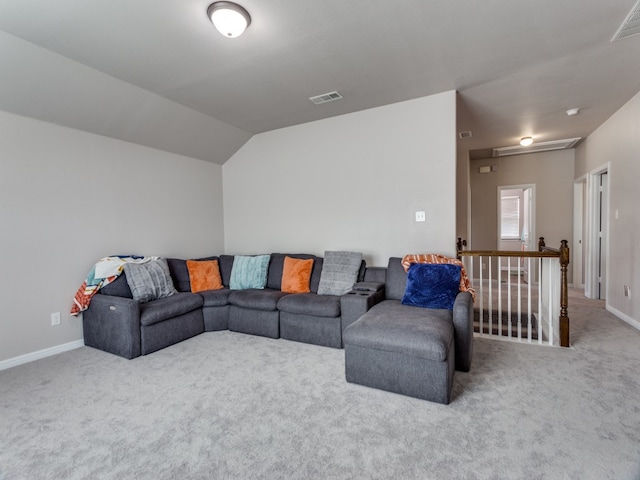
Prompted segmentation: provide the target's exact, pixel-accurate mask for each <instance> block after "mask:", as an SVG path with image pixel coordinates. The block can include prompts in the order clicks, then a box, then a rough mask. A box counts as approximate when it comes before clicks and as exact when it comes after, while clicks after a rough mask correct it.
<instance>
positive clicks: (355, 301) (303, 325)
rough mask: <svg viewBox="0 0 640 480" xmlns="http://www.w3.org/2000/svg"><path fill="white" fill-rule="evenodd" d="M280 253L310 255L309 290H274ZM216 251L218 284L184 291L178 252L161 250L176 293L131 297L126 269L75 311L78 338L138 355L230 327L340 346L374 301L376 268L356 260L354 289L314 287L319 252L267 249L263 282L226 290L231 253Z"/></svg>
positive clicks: (119, 352)
mask: <svg viewBox="0 0 640 480" xmlns="http://www.w3.org/2000/svg"><path fill="white" fill-rule="evenodd" d="M286 256H289V257H293V258H299V259H309V258H312V259H314V265H313V270H312V276H311V282H310V290H311V292H310V293H296V294H288V293H284V292H282V291H281V289H280V288H281V279H282V272H283V263H284V258H285V257H286ZM213 259H217V260H218V263H219V267H220V274H221V277H222V283H223V285H224V287H225V288H223V289H220V290H210V291H204V292H199V293H191V285H190V280H189V272H188V269H187V265H186V260H181V259H176V258H169V259H167V263H168V266H169V271H170V273H171V278H172V279H173V283H174V286H175V287H176V290H177V291H178V293H176V294H174V295H171V296H169V297H165V298H159V299H157V300H152V301H150V302H147V303H138V302H137V301H135V300H133V298H132V297H133V296H132V293H131V290H130V288H129V285H128V284H127V280H126V273H123V274H122V275H120V276H119V277H118V278H117V279H116V280H115V281H114V282H112V283H110V284H109V285H107V286H105V287H103V288H102V289H101V290H100V291H99V293H98V294H96V295H95V296H94V297H93V299H92V300H91V303H90V305H89V308H88V309H87V310H86V311H85V312H84V313H83V329H84V339H85V344H86V345H88V346H91V347H95V348H99V349H101V350H104V351H107V352H110V353H114V354H116V355H120V356H122V357H125V358H129V359H131V358H134V357H137V356H140V355H146V354H149V353H151V352H154V351H156V350H159V349H161V348H165V347H167V346H169V345H173V344H174V343H177V342H180V341H182V340H185V339H187V338H190V337H193V336H195V335H198V334H200V333H203V332H205V331H216V330H227V329H228V330H231V331H236V332H242V333H249V334H254V335H261V336H265V337H270V338H284V339H288V340H294V341H299V342H306V343H312V344H316V345H323V346H328V347H334V348H342V346H343V344H342V332H343V331H344V329H345V328H346V327H347V326H348V325H350V324H351V323H353V322H354V321H355V320H357V319H358V318H359V317H360V316H361V315H362V314H363V313H365V312H366V311H367V309H369V308H370V307H371V306H373V305H374V304H375V303H376V302H378V301H380V300H381V298H382V296H383V292H382V287H383V284H382V283H381V282H375V281H371V280H375V279H379V278H380V277H381V275H380V269H372V270H371V272H370V273H368V269H367V268H366V265H365V263H364V262H362V265H361V268H360V272H359V274H358V280H359V281H361V282H364V281H365V280H369V281H368V282H366V283H358V284H356V287H355V288H357V290H353V291H351V292H349V293H347V294H345V295H341V296H336V295H318V294H317V291H318V285H319V283H320V274H321V272H322V266H323V258H322V257H317V256H314V255H306V254H280V253H274V254H271V258H270V262H269V269H268V274H267V285H266V288H264V289H248V290H230V289H229V285H230V277H231V269H232V266H233V260H234V257H233V256H232V255H221V256H219V257H207V258H205V259H201V260H213Z"/></svg>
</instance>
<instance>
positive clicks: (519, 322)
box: [517, 257, 522, 341]
mask: <svg viewBox="0 0 640 480" xmlns="http://www.w3.org/2000/svg"><path fill="white" fill-rule="evenodd" d="M517 258H518V318H517V320H518V341H521V340H522V282H521V279H520V261H521V258H520V257H517Z"/></svg>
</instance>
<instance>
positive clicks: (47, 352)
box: [0, 340, 84, 370]
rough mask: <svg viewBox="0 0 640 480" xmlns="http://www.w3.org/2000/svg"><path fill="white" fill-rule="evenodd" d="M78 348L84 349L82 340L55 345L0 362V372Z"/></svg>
mask: <svg viewBox="0 0 640 480" xmlns="http://www.w3.org/2000/svg"><path fill="white" fill-rule="evenodd" d="M80 347H84V340H76V341H74V342H69V343H64V344H62V345H56V346H55V347H50V348H45V349H44V350H38V351H37V352H31V353H26V354H24V355H20V356H18V357H13V358H9V359H7V360H2V361H0V370H6V369H7V368H11V367H17V366H18V365H22V364H23V363H29V362H33V361H35V360H40V359H41V358H46V357H50V356H52V355H57V354H58V353H63V352H68V351H69V350H73V349H75V348H80Z"/></svg>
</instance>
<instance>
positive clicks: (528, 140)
mask: <svg viewBox="0 0 640 480" xmlns="http://www.w3.org/2000/svg"><path fill="white" fill-rule="evenodd" d="M532 143H533V137H522V138H521V139H520V145H522V146H523V147H528V146H529V145H531V144H532Z"/></svg>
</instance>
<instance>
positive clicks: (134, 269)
mask: <svg viewBox="0 0 640 480" xmlns="http://www.w3.org/2000/svg"><path fill="white" fill-rule="evenodd" d="M124 273H125V274H126V277H127V283H128V284H129V288H130V289H131V294H132V295H133V299H134V300H137V301H138V302H140V303H145V302H150V301H151V300H156V299H158V298H162V297H168V296H170V295H173V294H174V293H177V291H176V288H175V287H174V286H173V281H172V280H171V274H170V273H169V266H168V265H167V261H166V260H165V259H164V258H159V259H158V260H153V261H151V262H146V263H125V265H124Z"/></svg>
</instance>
